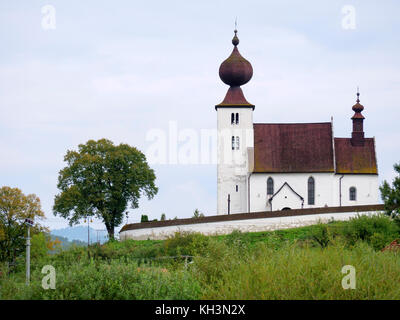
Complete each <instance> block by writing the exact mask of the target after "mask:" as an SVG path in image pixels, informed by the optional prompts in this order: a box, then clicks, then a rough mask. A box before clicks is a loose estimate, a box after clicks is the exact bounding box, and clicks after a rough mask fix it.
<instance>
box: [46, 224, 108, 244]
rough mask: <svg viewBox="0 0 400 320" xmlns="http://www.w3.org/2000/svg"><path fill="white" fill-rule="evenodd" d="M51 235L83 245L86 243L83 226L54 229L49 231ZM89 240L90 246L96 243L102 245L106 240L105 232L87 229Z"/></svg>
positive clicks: (85, 231)
mask: <svg viewBox="0 0 400 320" xmlns="http://www.w3.org/2000/svg"><path fill="white" fill-rule="evenodd" d="M51 235H53V236H58V237H64V238H67V239H68V241H74V240H77V241H80V242H83V243H85V244H87V242H88V228H87V227H85V226H77V227H69V228H63V229H55V230H53V231H51ZM89 239H90V243H91V244H92V243H96V242H100V243H104V242H106V241H107V240H108V237H107V231H106V230H95V229H93V228H89ZM60 240H61V239H60Z"/></svg>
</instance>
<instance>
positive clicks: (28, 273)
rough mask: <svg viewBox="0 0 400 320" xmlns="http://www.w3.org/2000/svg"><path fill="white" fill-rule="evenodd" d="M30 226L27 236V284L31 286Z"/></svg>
mask: <svg viewBox="0 0 400 320" xmlns="http://www.w3.org/2000/svg"><path fill="white" fill-rule="evenodd" d="M30 229H31V228H30V226H28V237H27V238H26V285H27V286H29V282H30V277H31V233H30Z"/></svg>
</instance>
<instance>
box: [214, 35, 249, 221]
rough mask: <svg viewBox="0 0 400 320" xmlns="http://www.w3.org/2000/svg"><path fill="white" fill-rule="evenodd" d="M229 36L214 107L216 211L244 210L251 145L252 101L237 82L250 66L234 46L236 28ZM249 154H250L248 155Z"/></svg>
mask: <svg viewBox="0 0 400 320" xmlns="http://www.w3.org/2000/svg"><path fill="white" fill-rule="evenodd" d="M234 33H235V35H234V37H233V39H232V44H233V46H234V47H233V51H232V53H231V55H230V56H229V57H228V58H227V59H226V60H225V61H224V62H222V64H221V66H220V68H219V77H220V78H221V80H222V81H223V82H224V83H225V84H227V85H228V86H229V89H228V92H227V93H226V96H225V98H224V100H223V101H222V102H221V103H220V104H218V105H216V106H215V110H216V111H217V129H218V144H217V148H218V150H217V161H218V164H217V193H218V195H217V202H218V204H217V214H219V215H220V214H232V213H244V212H247V211H248V208H247V203H248V201H247V196H248V189H247V187H248V186H247V177H248V173H249V171H250V167H251V164H250V161H249V154H252V152H253V148H254V141H253V140H254V132H253V111H254V105H253V104H251V103H249V102H248V101H247V100H246V98H245V97H244V94H243V91H242V89H241V86H242V85H244V84H246V83H247V82H249V81H250V79H251V77H252V76H253V67H252V66H251V64H250V62H249V61H247V60H246V59H245V58H243V57H242V56H241V54H240V53H239V50H238V48H237V46H238V44H239V38H238V37H237V30H235V31H234ZM250 158H251V157H250Z"/></svg>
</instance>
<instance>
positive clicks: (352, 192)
mask: <svg viewBox="0 0 400 320" xmlns="http://www.w3.org/2000/svg"><path fill="white" fill-rule="evenodd" d="M349 191H350V200H351V201H356V200H357V190H356V188H354V187H351V188H350V190H349Z"/></svg>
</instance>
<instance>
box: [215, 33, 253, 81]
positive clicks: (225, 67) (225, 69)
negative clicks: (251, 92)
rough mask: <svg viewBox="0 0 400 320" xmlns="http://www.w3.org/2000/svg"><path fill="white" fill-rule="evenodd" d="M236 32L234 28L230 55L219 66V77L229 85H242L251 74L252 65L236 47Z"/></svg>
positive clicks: (237, 40) (237, 41)
mask: <svg viewBox="0 0 400 320" xmlns="http://www.w3.org/2000/svg"><path fill="white" fill-rule="evenodd" d="M236 33H237V30H235V36H234V37H233V39H232V44H233V45H234V48H233V51H232V53H231V55H230V56H229V58H228V59H226V60H225V61H224V62H222V64H221V66H220V67H219V77H220V78H221V80H222V81H223V82H224V83H225V84H227V85H228V86H231V87H239V86H242V85H244V84H246V83H247V82H249V81H250V79H251V77H252V76H253V67H252V66H251V64H250V62H249V61H247V60H246V59H245V58H243V57H242V56H241V54H240V53H239V50H238V48H237V45H238V44H239V38H238V37H237V34H236Z"/></svg>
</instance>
